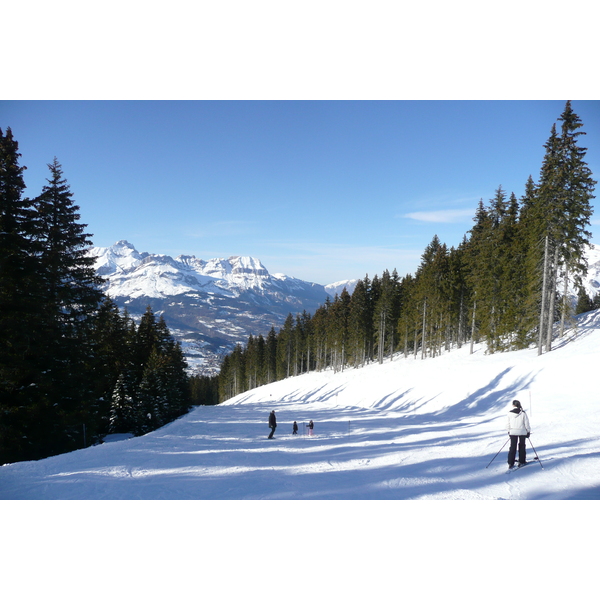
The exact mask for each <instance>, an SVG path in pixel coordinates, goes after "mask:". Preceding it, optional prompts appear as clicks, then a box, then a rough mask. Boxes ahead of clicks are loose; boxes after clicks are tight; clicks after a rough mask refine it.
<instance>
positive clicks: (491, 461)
mask: <svg viewBox="0 0 600 600" xmlns="http://www.w3.org/2000/svg"><path fill="white" fill-rule="evenodd" d="M509 441H510V438H508V440H506V441H505V442H504V445H503V446H502V448H500V450H498V452H496V456H498V454H500V452H502V450H503V449H504V446H506V444H508V442H509ZM496 456H494V458H496ZM494 458H492V460H490V462H489V464H488V466H487V467H486V469H487V468H488V467H489V466H490V465H491V464H492V463H493V462H494Z"/></svg>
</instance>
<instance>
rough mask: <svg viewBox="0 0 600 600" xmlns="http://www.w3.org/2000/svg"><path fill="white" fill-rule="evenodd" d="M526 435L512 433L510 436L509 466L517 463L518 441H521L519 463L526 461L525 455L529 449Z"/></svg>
mask: <svg viewBox="0 0 600 600" xmlns="http://www.w3.org/2000/svg"><path fill="white" fill-rule="evenodd" d="M526 439H527V436H526V435H511V436H510V449H509V450H508V466H509V467H512V466H513V465H514V464H515V456H516V455H517V442H518V443H519V464H522V463H524V462H526V458H525V455H526V453H527V449H526V448H525V440H526Z"/></svg>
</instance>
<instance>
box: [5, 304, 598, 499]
mask: <svg viewBox="0 0 600 600" xmlns="http://www.w3.org/2000/svg"><path fill="white" fill-rule="evenodd" d="M599 327H600V312H598V311H596V312H594V313H588V314H586V315H583V316H582V317H580V320H579V327H578V329H577V331H576V332H569V333H568V334H567V336H566V338H565V340H561V341H558V342H557V343H556V344H555V349H554V350H553V351H552V352H550V353H547V354H544V355H542V356H539V357H538V356H537V350H535V349H532V350H524V351H519V352H511V353H503V354H497V355H493V356H487V355H485V352H484V350H483V349H482V348H481V347H478V348H477V351H476V352H475V353H474V354H472V355H470V354H469V350H468V348H466V347H463V348H462V349H460V350H453V351H452V352H449V353H446V354H444V355H442V356H440V357H436V358H428V359H426V360H420V359H417V360H415V359H414V358H413V357H409V358H404V357H402V356H397V357H394V360H393V361H389V360H388V361H387V362H386V363H384V364H383V365H379V364H372V365H369V366H366V367H363V368H360V369H346V370H344V371H343V372H340V373H333V372H331V371H326V372H322V373H311V374H308V375H302V376H299V377H292V378H289V379H287V380H284V381H280V382H276V383H273V384H271V385H268V386H264V387H262V388H257V389H255V390H252V391H249V392H246V393H244V394H241V395H239V396H237V397H236V398H233V399H231V400H229V401H228V402H225V403H223V404H221V405H219V406H199V407H196V408H195V409H193V410H192V411H191V412H190V413H189V414H188V415H186V416H184V417H182V418H180V419H179V420H177V421H175V422H174V423H171V424H169V425H167V426H165V427H163V428H162V429H160V430H158V431H155V432H152V433H149V434H147V435H145V436H142V437H138V438H130V439H125V440H122V441H115V442H111V443H105V444H102V445H100V446H95V447H91V448H86V449H82V450H78V451H75V452H71V453H69V454H64V455H60V456H55V457H50V458H47V459H44V460H40V461H32V462H23V463H15V464H11V465H4V466H3V467H0V499H82V500H83V499H98V500H102V499H134V500H144V499H167V500H169V499H171V500H173V499H206V500H228V499H231V500H259V499H275V500H288V499H289V500H310V499H321V500H344V499H349V500H531V499H534V500H536V499H540V500H542V499H554V500H562V499H600V435H599V434H600V426H599V425H600V401H599V400H598V392H597V386H596V384H595V375H596V370H597V365H598V364H600V361H599V358H600V329H599ZM514 398H518V399H520V400H521V402H522V404H523V406H524V407H525V409H526V410H527V411H528V413H529V416H530V420H531V423H532V429H533V433H532V436H531V438H530V442H532V443H533V444H534V445H535V449H536V451H537V453H538V455H539V458H540V459H541V465H540V463H539V462H538V461H534V457H535V454H534V452H533V450H532V447H531V445H530V443H528V444H527V459H528V460H529V461H533V462H532V464H531V465H528V466H527V467H526V468H525V469H521V470H519V471H517V472H512V473H509V474H507V473H506V469H507V465H506V455H507V452H508V446H506V447H505V448H504V449H503V450H502V451H501V452H500V453H499V454H498V456H497V457H496V458H495V459H494V461H493V462H492V463H491V464H490V465H489V467H486V465H488V463H489V462H490V461H491V460H492V457H493V456H494V455H495V454H496V453H497V452H498V450H499V449H500V447H501V446H502V444H504V442H505V441H506V433H505V430H504V422H505V418H506V413H507V410H508V406H509V403H510V401H511V400H512V399H514ZM272 408H274V409H275V410H276V413H277V419H278V427H277V431H276V433H275V439H274V440H267V434H268V431H269V430H268V427H267V423H266V422H267V417H268V414H269V412H270V410H271V409H272ZM310 419H312V420H313V421H314V422H315V435H314V436H308V435H307V430H306V425H307V423H308V421H309V420H310ZM294 420H296V421H297V422H298V425H299V428H300V431H299V434H298V435H292V434H291V429H292V422H293V421H294ZM542 466H543V468H542Z"/></svg>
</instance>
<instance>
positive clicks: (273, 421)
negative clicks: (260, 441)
mask: <svg viewBox="0 0 600 600" xmlns="http://www.w3.org/2000/svg"><path fill="white" fill-rule="evenodd" d="M269 427H270V428H271V433H270V434H269V437H268V438H267V439H269V440H270V439H272V438H273V434H274V433H275V430H276V429H277V419H276V418H275V411H274V410H272V411H271V414H270V415H269Z"/></svg>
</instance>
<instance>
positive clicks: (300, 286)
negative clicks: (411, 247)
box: [90, 240, 358, 374]
mask: <svg viewBox="0 0 600 600" xmlns="http://www.w3.org/2000/svg"><path fill="white" fill-rule="evenodd" d="M90 254H91V255H92V256H95V257H96V271H97V273H98V274H99V275H100V276H102V277H103V278H104V279H105V281H106V283H105V285H104V292H105V293H106V294H108V296H110V297H111V298H112V299H113V300H114V301H115V303H116V304H117V306H119V307H120V308H122V309H123V308H127V310H128V312H129V314H130V315H131V316H132V317H133V318H134V319H137V318H139V317H140V316H141V315H142V314H143V313H144V312H145V310H146V308H147V307H148V306H150V307H151V308H152V310H153V311H154V313H155V314H156V315H157V316H158V315H162V316H163V317H164V319H165V322H166V324H167V326H168V327H169V329H170V331H171V333H172V334H173V337H174V338H175V339H176V340H178V341H180V342H181V344H182V347H183V349H184V352H185V354H186V358H187V360H188V363H189V365H190V367H191V368H192V370H194V371H197V372H201V373H203V374H214V373H216V372H218V370H219V364H220V360H221V358H222V356H223V355H224V354H227V353H229V352H231V351H232V350H233V349H234V348H235V345H236V344H237V343H242V344H244V343H245V342H246V341H247V340H248V336H249V335H255V336H257V335H259V334H262V335H263V336H265V337H266V335H267V334H268V333H269V331H270V329H271V327H274V328H275V330H276V331H277V330H278V329H279V328H280V327H281V326H283V324H284V322H285V319H286V317H287V316H288V314H290V313H291V314H293V315H296V314H297V313H301V312H302V311H304V310H306V311H307V312H309V313H311V314H312V313H314V311H315V310H316V309H317V308H318V307H319V306H321V305H322V304H324V303H325V301H326V299H327V297H328V296H329V297H330V298H332V299H333V297H334V296H335V294H336V293H340V292H341V291H342V290H343V289H344V287H346V288H347V289H348V291H349V292H350V293H352V291H353V289H354V286H355V285H356V282H357V281H358V280H350V281H342V282H337V283H333V284H331V285H325V286H323V285H320V284H317V283H310V282H307V281H302V280H300V279H296V278H294V277H289V276H287V275H283V274H279V273H277V274H270V273H269V272H268V271H267V269H266V268H265V267H264V265H263V264H262V263H261V262H260V260H258V259H257V258H252V257H249V256H231V257H230V258H227V259H223V258H213V259H210V260H207V261H205V260H202V259H198V258H196V257H195V256H191V255H181V256H178V257H177V258H172V257H171V256H167V255H164V254H151V253H148V252H138V251H137V250H136V249H135V247H134V246H133V245H132V244H130V243H129V242H127V241H125V240H121V241H119V242H117V243H115V244H113V245H112V246H110V247H108V248H99V247H94V248H92V249H91V250H90Z"/></svg>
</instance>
